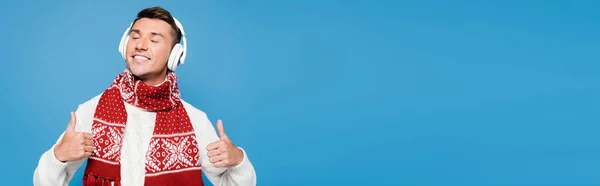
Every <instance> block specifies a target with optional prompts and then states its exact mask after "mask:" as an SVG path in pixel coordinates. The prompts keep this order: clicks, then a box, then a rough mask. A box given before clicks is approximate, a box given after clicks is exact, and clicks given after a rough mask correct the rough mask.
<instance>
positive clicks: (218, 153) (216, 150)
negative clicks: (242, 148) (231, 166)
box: [208, 149, 222, 158]
mask: <svg viewBox="0 0 600 186" xmlns="http://www.w3.org/2000/svg"><path fill="white" fill-rule="evenodd" d="M221 153H222V152H221V151H220V150H219V149H215V150H211V151H208V157H209V158H211V157H215V156H218V155H220V154H221Z"/></svg>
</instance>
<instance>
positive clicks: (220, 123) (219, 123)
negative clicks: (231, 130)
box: [217, 120, 227, 140]
mask: <svg viewBox="0 0 600 186" xmlns="http://www.w3.org/2000/svg"><path fill="white" fill-rule="evenodd" d="M217 130H218V131H219V136H220V137H221V140H224V139H227V134H225V129H223V121H221V120H217Z"/></svg>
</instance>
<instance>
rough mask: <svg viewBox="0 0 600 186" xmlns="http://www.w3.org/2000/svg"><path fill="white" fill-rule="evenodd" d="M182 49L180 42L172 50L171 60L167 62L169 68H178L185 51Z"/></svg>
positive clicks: (172, 69)
mask: <svg viewBox="0 0 600 186" xmlns="http://www.w3.org/2000/svg"><path fill="white" fill-rule="evenodd" d="M181 49H182V47H181V44H179V43H177V44H175V46H173V49H172V50H171V54H170V56H169V61H168V63H167V67H168V68H169V70H171V71H175V69H177V66H178V65H179V59H180V58H181V54H182V52H183V51H182V50H181Z"/></svg>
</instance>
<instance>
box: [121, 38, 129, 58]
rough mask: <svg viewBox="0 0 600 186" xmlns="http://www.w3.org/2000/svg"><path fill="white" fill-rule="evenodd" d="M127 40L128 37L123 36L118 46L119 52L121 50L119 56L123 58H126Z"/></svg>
mask: <svg viewBox="0 0 600 186" xmlns="http://www.w3.org/2000/svg"><path fill="white" fill-rule="evenodd" d="M128 41H129V37H125V38H123V40H121V45H120V48H119V52H121V56H122V57H123V59H125V60H126V59H127V56H126V55H127V42H128Z"/></svg>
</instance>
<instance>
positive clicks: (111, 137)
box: [83, 69, 203, 186]
mask: <svg viewBox="0 0 600 186" xmlns="http://www.w3.org/2000/svg"><path fill="white" fill-rule="evenodd" d="M124 102H127V103H129V104H132V105H134V106H136V107H139V108H142V109H145V110H149V111H154V112H156V120H155V126H154V133H153V135H152V138H151V140H150V144H149V148H148V151H147V152H146V157H145V165H146V173H145V180H144V182H145V185H203V183H202V177H201V174H202V173H201V166H200V153H199V152H198V151H199V149H198V148H199V147H198V144H197V141H196V136H195V134H194V129H193V127H192V124H191V122H190V119H189V117H188V115H187V112H186V110H185V108H184V107H183V105H182V104H181V101H180V93H179V89H178V87H177V76H176V75H175V73H173V72H169V74H168V75H167V79H166V80H165V82H163V83H162V84H160V85H157V86H150V85H147V84H145V83H143V82H142V81H140V80H136V79H134V76H133V75H132V74H131V72H130V71H129V70H127V69H126V70H125V71H124V72H123V73H121V74H119V75H118V76H117V77H116V78H115V80H114V82H113V83H112V84H111V86H110V87H109V88H107V89H106V90H105V91H104V93H103V94H102V96H101V97H100V101H99V102H98V106H97V107H96V111H95V113H94V121H93V124H92V134H93V136H94V139H93V142H94V152H93V153H92V156H91V157H90V158H89V159H88V162H87V166H86V168H85V172H84V177H83V185H84V186H91V185H111V182H113V183H114V185H120V181H121V174H120V171H121V169H120V156H121V147H122V140H123V133H124V132H125V124H126V122H127V112H126V111H125V105H124Z"/></svg>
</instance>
